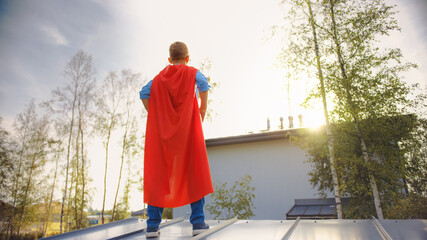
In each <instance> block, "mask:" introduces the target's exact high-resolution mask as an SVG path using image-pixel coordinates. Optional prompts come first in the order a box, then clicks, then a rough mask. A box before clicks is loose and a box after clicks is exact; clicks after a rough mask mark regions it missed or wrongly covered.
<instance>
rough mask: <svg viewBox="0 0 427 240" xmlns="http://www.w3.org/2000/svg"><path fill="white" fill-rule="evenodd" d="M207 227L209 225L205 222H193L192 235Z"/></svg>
mask: <svg viewBox="0 0 427 240" xmlns="http://www.w3.org/2000/svg"><path fill="white" fill-rule="evenodd" d="M208 229H209V225H207V224H206V223H195V224H193V236H196V235H199V234H200V233H202V232H204V231H206V230H208Z"/></svg>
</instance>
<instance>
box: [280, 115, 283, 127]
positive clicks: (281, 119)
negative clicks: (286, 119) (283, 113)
mask: <svg viewBox="0 0 427 240" xmlns="http://www.w3.org/2000/svg"><path fill="white" fill-rule="evenodd" d="M280 129H283V117H280Z"/></svg>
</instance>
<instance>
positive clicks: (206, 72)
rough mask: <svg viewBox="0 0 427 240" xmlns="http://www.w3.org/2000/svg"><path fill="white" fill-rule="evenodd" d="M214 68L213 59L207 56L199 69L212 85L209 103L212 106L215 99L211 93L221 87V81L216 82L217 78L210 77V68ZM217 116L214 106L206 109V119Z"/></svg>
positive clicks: (209, 119) (210, 119)
mask: <svg viewBox="0 0 427 240" xmlns="http://www.w3.org/2000/svg"><path fill="white" fill-rule="evenodd" d="M211 68H212V61H211V60H210V59H209V58H205V59H204V60H203V61H202V62H201V63H200V67H199V70H200V71H201V72H202V73H203V74H204V75H205V76H206V78H207V79H208V83H209V85H210V86H211V87H210V89H209V95H210V97H209V99H208V105H209V106H212V103H213V102H214V100H212V99H213V98H212V96H211V94H212V93H214V91H215V89H217V88H218V87H219V83H218V82H216V81H215V80H212V78H211V77H210V74H209V73H210V70H211ZM214 117H215V112H214V111H213V109H212V107H208V109H207V111H206V119H207V120H208V121H212V119H213V118H214Z"/></svg>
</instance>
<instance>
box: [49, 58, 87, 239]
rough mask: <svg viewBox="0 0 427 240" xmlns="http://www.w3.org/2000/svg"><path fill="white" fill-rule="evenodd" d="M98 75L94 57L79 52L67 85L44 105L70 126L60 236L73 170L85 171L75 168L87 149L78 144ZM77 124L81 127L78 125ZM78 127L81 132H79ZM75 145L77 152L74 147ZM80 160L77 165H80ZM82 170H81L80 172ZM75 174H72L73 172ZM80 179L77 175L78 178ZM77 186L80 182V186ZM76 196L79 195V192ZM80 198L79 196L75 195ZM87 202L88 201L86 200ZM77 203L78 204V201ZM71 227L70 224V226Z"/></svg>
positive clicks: (67, 71)
mask: <svg viewBox="0 0 427 240" xmlns="http://www.w3.org/2000/svg"><path fill="white" fill-rule="evenodd" d="M94 74H95V69H94V67H93V66H92V56H90V55H88V54H86V53H85V52H84V51H83V50H79V51H78V52H77V53H76V54H75V55H74V56H73V57H72V58H71V60H70V62H68V64H67V65H66V66H65V68H64V78H65V80H66V83H65V86H64V87H63V88H59V87H58V88H57V89H55V90H54V91H52V99H51V100H49V101H47V102H45V103H43V106H44V107H45V108H46V109H47V110H48V111H49V112H50V113H51V114H52V115H55V116H56V117H57V118H58V119H57V120H56V121H57V122H63V123H67V128H68V129H67V131H66V133H67V138H68V140H67V150H66V152H67V155H66V156H67V157H66V167H65V173H64V175H65V186H64V190H63V191H64V195H63V198H62V206H61V220H60V233H62V232H63V222H64V209H65V207H66V206H65V203H66V200H67V197H68V205H70V203H71V194H70V195H69V194H68V192H69V191H71V187H72V185H73V184H74V183H73V181H74V179H71V180H73V181H72V182H71V184H70V187H69V186H68V185H69V183H68V182H69V175H70V167H73V166H74V168H73V169H72V170H73V171H74V175H75V174H81V172H76V171H75V170H77V169H75V167H78V165H76V163H78V161H79V158H78V156H77V155H76V154H78V152H80V151H82V149H80V147H79V146H83V144H84V143H83V141H82V142H81V143H80V144H81V145H80V144H77V143H78V142H77V139H78V138H82V137H83V135H80V134H81V133H82V131H81V130H82V129H81V127H82V125H81V124H82V122H83V121H85V119H84V118H87V117H88V115H82V108H81V107H83V106H85V105H86V104H89V103H91V102H92V101H91V99H90V96H91V95H92V91H93V88H94V83H95V80H94ZM76 123H77V124H78V125H77V126H76ZM76 127H77V130H76ZM73 142H74V143H76V144H75V146H74V147H75V148H74V149H75V151H74V152H73V149H72V148H71V147H72V145H73ZM73 154H74V156H75V161H74V163H72V157H73ZM76 161H77V162H76ZM81 170H82V168H80V171H81ZM73 171H71V172H72V173H73ZM74 177H76V176H74ZM76 184H77V183H76ZM80 184H81V182H80ZM75 194H78V193H77V192H76V193H75ZM75 197H76V196H75ZM83 200H84V199H83ZM74 202H75V201H74ZM70 210H71V208H70V207H69V206H68V207H67V222H68V217H69V216H68V215H69V211H70ZM68 226H69V225H68Z"/></svg>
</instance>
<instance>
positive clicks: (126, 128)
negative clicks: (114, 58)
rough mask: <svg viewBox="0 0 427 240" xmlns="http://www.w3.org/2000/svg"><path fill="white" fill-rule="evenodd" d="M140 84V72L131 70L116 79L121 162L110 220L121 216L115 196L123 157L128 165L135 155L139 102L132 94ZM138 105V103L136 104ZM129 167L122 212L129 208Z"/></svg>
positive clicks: (118, 186) (118, 185) (125, 71)
mask: <svg viewBox="0 0 427 240" xmlns="http://www.w3.org/2000/svg"><path fill="white" fill-rule="evenodd" d="M139 84H140V74H135V73H132V71H131V70H122V72H121V76H120V78H119V81H118V85H119V88H120V90H119V91H120V92H122V93H123V94H121V96H120V97H122V99H121V101H120V103H121V110H122V112H121V114H120V115H119V120H118V122H119V123H120V127H121V129H120V130H121V131H122V138H121V156H120V159H121V163H120V171H119V179H118V182H117V189H116V194H115V197H114V204H113V212H112V220H113V221H114V220H116V219H121V218H122V217H123V214H121V216H118V217H116V216H115V215H116V207H117V197H118V194H119V189H120V183H121V179H122V172H123V165H124V163H125V158H128V162H129V165H130V164H131V160H133V159H132V158H133V157H134V156H135V152H132V150H133V148H134V147H135V145H136V144H137V138H136V133H137V132H138V131H137V122H136V109H135V108H136V103H138V104H139V101H135V97H134V94H133V93H135V92H137V89H138V88H139ZM138 106H139V105H138ZM130 170H131V167H130V166H129V173H128V181H127V182H126V186H125V189H124V194H123V198H122V201H121V203H120V205H121V207H122V210H121V211H122V212H123V211H125V212H126V211H127V210H128V209H129V202H128V201H129V192H130V188H131V180H130V177H131V172H130Z"/></svg>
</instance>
